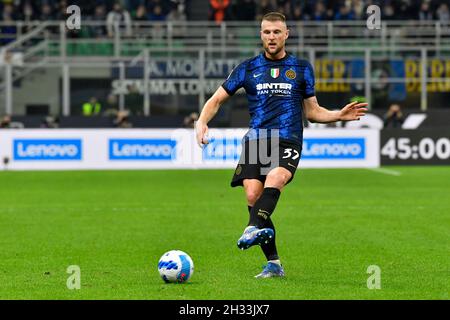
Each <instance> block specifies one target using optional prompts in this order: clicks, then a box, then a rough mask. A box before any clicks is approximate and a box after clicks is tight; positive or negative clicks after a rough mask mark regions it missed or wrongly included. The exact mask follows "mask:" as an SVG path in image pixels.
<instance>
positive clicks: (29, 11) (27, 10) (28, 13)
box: [20, 1, 38, 22]
mask: <svg viewBox="0 0 450 320" xmlns="http://www.w3.org/2000/svg"><path fill="white" fill-rule="evenodd" d="M37 18H38V15H37V14H36V9H35V7H34V5H33V2H32V1H24V2H21V12H20V20H22V21H25V22H31V21H34V20H36V19H37Z"/></svg>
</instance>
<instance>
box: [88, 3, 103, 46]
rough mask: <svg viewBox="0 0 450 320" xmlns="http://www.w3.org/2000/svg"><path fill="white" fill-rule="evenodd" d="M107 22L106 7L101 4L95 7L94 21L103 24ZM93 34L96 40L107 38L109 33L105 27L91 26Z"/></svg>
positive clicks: (99, 25)
mask: <svg viewBox="0 0 450 320" xmlns="http://www.w3.org/2000/svg"><path fill="white" fill-rule="evenodd" d="M105 20H106V7H105V5H103V4H99V5H97V6H96V7H95V11H94V16H93V17H92V21H98V22H103V21H105ZM91 33H92V35H93V36H94V37H96V38H102V37H104V36H106V34H107V31H106V28H105V26H104V25H101V24H98V25H93V26H91Z"/></svg>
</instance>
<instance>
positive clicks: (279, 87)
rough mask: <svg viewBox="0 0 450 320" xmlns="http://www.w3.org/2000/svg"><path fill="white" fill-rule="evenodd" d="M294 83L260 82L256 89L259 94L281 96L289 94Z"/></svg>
mask: <svg viewBox="0 0 450 320" xmlns="http://www.w3.org/2000/svg"><path fill="white" fill-rule="evenodd" d="M291 89H292V84H290V83H284V82H279V83H258V84H257V85H256V90H257V94H258V95H262V94H271V95H279V96H288V95H290V94H291Z"/></svg>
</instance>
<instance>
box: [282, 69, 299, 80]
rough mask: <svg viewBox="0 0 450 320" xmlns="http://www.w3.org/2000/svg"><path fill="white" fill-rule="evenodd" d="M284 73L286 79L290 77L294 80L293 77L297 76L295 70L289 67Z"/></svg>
mask: <svg viewBox="0 0 450 320" xmlns="http://www.w3.org/2000/svg"><path fill="white" fill-rule="evenodd" d="M285 75H286V77H287V78H288V79H291V80H294V79H295V77H296V76H297V74H296V73H295V71H294V70H292V69H289V70H288V71H286V73H285Z"/></svg>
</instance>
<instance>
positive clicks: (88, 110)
mask: <svg viewBox="0 0 450 320" xmlns="http://www.w3.org/2000/svg"><path fill="white" fill-rule="evenodd" d="M101 109H102V105H101V104H100V102H98V101H97V98H96V97H91V98H90V99H89V101H88V102H85V103H83V106H82V112H83V116H87V117H89V116H96V115H99V114H100V111H101Z"/></svg>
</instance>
